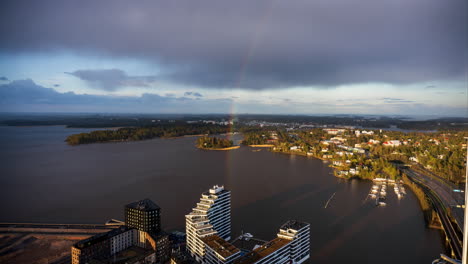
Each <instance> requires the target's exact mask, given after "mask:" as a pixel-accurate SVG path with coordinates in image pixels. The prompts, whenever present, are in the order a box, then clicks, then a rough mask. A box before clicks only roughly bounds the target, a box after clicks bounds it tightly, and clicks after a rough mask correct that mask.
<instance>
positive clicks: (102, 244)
mask: <svg viewBox="0 0 468 264" xmlns="http://www.w3.org/2000/svg"><path fill="white" fill-rule="evenodd" d="M131 230H133V229H131V228H128V227H126V226H122V227H119V228H117V229H114V230H111V231H109V232H106V233H101V234H97V235H95V236H92V237H90V238H87V239H83V240H80V241H78V242H77V243H75V244H74V245H73V246H72V249H71V260H72V261H71V262H72V264H80V263H88V262H90V261H91V260H93V259H106V258H109V257H110V256H111V255H112V254H113V253H114V254H115V253H116V249H117V247H118V248H124V247H125V246H124V245H123V244H127V242H122V245H120V243H118V244H119V246H116V239H115V237H125V238H127V237H128V236H127V235H128V234H129V232H130V236H131V237H132V235H131ZM118 240H120V239H118ZM125 248H126V247H125Z"/></svg>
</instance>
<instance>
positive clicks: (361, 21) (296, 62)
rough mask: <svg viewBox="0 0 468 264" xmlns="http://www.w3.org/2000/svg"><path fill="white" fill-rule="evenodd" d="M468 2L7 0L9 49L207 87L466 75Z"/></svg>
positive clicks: (116, 82) (4, 44) (109, 83)
mask: <svg viewBox="0 0 468 264" xmlns="http://www.w3.org/2000/svg"><path fill="white" fill-rule="evenodd" d="M467 3H468V1H466V0H388V1H387V0H385V1H375V0H360V1H349V0H316V1H310V0H303V1H271V0H269V1H263V0H257V1H251V0H239V1H203V0H200V1H190V0H186V1H154V0H151V1H149V0H148V1H138V2H133V1H132V2H131V3H130V2H129V1H120V0H116V1H95V0H93V1H63V0H60V1H58V0H57V1H47V0H41V1H22V0H12V1H2V3H1V6H0V10H1V11H0V12H1V15H0V36H2V41H1V42H0V52H3V53H8V54H15V53H22V52H54V51H57V50H60V49H64V50H69V51H74V52H83V53H84V54H99V55H101V56H102V55H103V54H104V56H109V57H121V58H126V57H130V58H139V59H143V60H147V61H149V62H154V63H155V64H157V65H160V66H161V67H160V68H161V69H162V71H158V72H156V71H155V74H156V75H158V76H151V78H160V79H164V80H166V81H167V80H169V81H173V82H176V83H183V84H190V85H198V86H201V87H205V88H233V87H240V88H245V89H266V88H288V87H294V86H327V87H328V86H335V85H340V84H350V83H366V82H387V83H393V84H399V83H414V82H425V81H433V80H463V77H464V76H466V73H467V64H466V63H467V47H468V43H467V36H468V23H467V21H468V17H467V10H468V4H467ZM130 4H131V6H130ZM80 70H82V71H77V72H74V73H71V74H73V75H75V76H77V77H78V78H81V79H84V80H87V81H91V82H96V83H98V84H99V85H100V86H101V88H102V89H106V90H115V89H116V88H117V87H119V86H120V85H122V83H124V84H126V85H127V82H133V84H134V85H136V86H142V85H145V84H146V83H147V82H148V81H151V80H148V79H147V77H149V76H147V77H145V76H143V77H135V78H132V76H128V75H126V74H125V73H124V72H117V70H114V72H111V71H97V72H96V71H95V72H89V71H88V72H85V71H87V70H93V69H80ZM107 70H111V69H107ZM90 78H91V79H92V80H89V79H90ZM103 80H104V81H103Z"/></svg>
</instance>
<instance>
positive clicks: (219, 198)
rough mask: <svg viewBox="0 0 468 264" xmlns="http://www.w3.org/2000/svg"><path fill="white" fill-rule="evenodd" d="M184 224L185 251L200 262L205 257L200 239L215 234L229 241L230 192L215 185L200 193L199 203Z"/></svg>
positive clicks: (203, 246) (203, 245)
mask: <svg viewBox="0 0 468 264" xmlns="http://www.w3.org/2000/svg"><path fill="white" fill-rule="evenodd" d="M185 223H186V224H185V227H186V233H187V249H188V250H189V252H190V254H191V255H192V256H193V257H195V258H196V259H197V261H199V262H200V261H202V260H203V257H204V256H205V243H204V242H203V241H202V240H201V239H202V238H204V237H207V236H211V235H214V234H217V235H218V236H219V237H221V238H223V239H225V240H229V239H231V192H230V191H228V190H225V189H224V186H218V185H215V186H213V188H211V189H209V190H208V192H204V193H202V195H201V198H200V202H198V203H197V206H196V207H195V208H193V209H192V212H190V213H189V214H188V215H186V216H185Z"/></svg>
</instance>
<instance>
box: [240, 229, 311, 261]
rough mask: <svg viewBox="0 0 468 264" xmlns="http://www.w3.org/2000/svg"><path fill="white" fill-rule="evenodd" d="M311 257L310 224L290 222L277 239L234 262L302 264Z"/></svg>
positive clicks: (281, 230)
mask: <svg viewBox="0 0 468 264" xmlns="http://www.w3.org/2000/svg"><path fill="white" fill-rule="evenodd" d="M309 257H310V224H308V223H303V222H298V221H295V220H290V221H288V222H286V223H285V224H283V225H282V226H281V228H280V231H279V233H278V235H277V238H275V239H273V240H271V241H270V242H267V243H265V244H263V245H262V246H260V247H257V248H256V249H254V250H253V251H252V252H250V253H248V254H246V255H245V256H243V257H241V258H239V259H238V260H236V261H234V263H235V264H267V263H275V264H283V263H284V264H285V263H293V264H300V263H303V262H304V261H306V260H307V259H309Z"/></svg>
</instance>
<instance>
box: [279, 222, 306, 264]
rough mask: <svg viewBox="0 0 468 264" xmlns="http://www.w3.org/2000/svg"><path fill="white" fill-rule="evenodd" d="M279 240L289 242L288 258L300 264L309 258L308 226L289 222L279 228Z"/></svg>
mask: <svg viewBox="0 0 468 264" xmlns="http://www.w3.org/2000/svg"><path fill="white" fill-rule="evenodd" d="M278 237H279V238H283V239H288V240H291V243H290V244H289V248H290V251H289V254H290V255H289V258H290V260H292V263H296V264H300V263H302V262H304V261H306V260H307V259H309V257H310V224H308V223H302V222H298V221H295V220H290V221H288V222H286V223H285V224H284V225H282V226H281V228H280V231H279V233H278Z"/></svg>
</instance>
